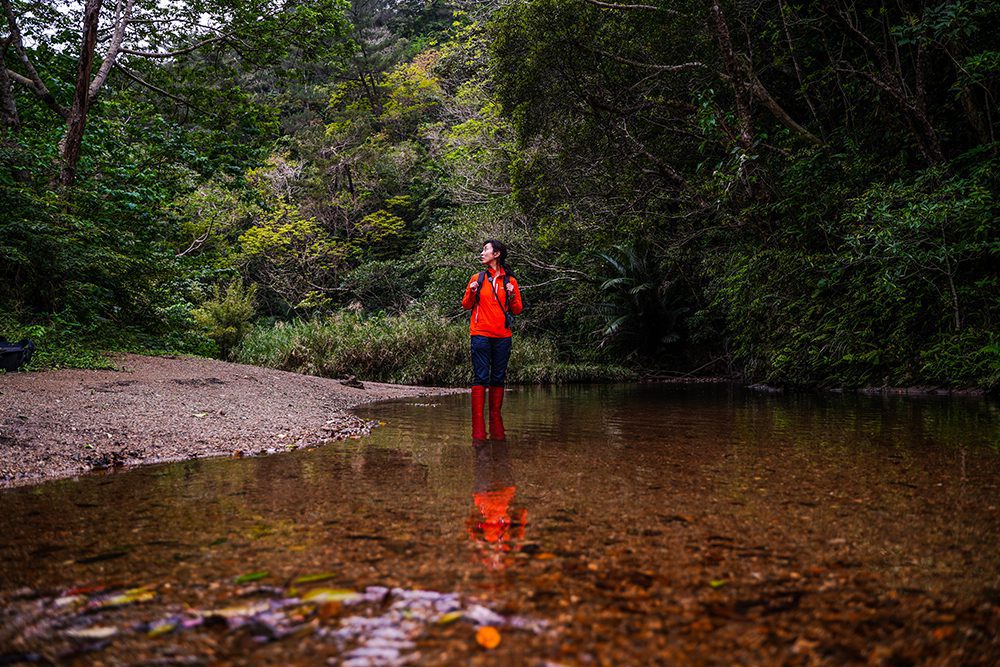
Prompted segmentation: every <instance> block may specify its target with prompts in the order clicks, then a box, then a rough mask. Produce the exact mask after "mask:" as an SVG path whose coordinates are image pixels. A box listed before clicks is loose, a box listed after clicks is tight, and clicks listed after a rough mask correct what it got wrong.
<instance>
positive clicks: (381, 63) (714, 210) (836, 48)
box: [0, 0, 1000, 388]
mask: <svg viewBox="0 0 1000 667" xmlns="http://www.w3.org/2000/svg"><path fill="white" fill-rule="evenodd" d="M0 2H2V6H3V10H4V13H5V14H6V18H7V22H6V23H7V32H6V33H5V34H4V40H3V42H2V48H3V51H2V52H0V55H2V56H3V60H2V62H0V73H2V74H0V123H2V126H3V135H2V139H0V151H2V152H0V155H2V160H3V165H2V168H0V197H2V205H3V216H2V218H0V304H3V307H2V313H0V335H4V336H6V337H8V338H12V337H17V336H20V335H25V334H28V335H31V336H33V337H34V338H36V339H39V341H40V342H41V343H42V345H41V350H40V354H39V355H38V364H39V365H43V366H44V365H59V364H66V363H71V364H83V365H88V364H95V363H100V357H98V356H95V355H94V353H93V350H95V349H102V348H131V349H147V350H148V349H171V350H184V351H191V352H196V353H202V354H220V355H226V356H229V357H231V358H236V359H241V360H245V361H250V362H252V363H264V364H270V365H276V366H279V367H283V368H291V369H296V370H303V371H307V372H317V373H327V374H347V373H355V374H358V375H363V376H367V377H373V378H378V379H391V380H398V381H412V382H442V383H456V384H457V383H461V382H462V381H463V379H464V377H465V374H466V373H467V369H466V368H465V366H466V364H465V355H466V351H465V345H466V343H464V342H463V341H464V340H465V338H464V334H463V327H462V324H461V309H460V306H459V305H458V300H459V294H460V291H461V289H462V286H463V284H464V281H465V279H466V278H467V277H468V276H469V275H470V274H471V273H472V272H473V271H475V270H476V266H477V263H476V253H478V250H479V244H480V243H481V242H482V240H483V239H485V238H487V237H497V238H502V239H505V240H508V241H509V244H510V245H511V247H512V255H513V267H514V270H515V272H516V273H517V274H518V277H519V280H520V281H521V283H522V284H523V285H524V296H525V299H526V301H527V304H528V309H527V310H526V312H525V314H524V316H523V317H522V318H520V321H519V322H518V329H519V332H518V335H519V340H520V341H521V342H520V343H519V345H521V346H522V357H521V361H520V362H518V361H517V360H515V364H514V366H513V367H512V371H514V372H516V373H520V375H519V379H521V380H525V381H534V380H568V379H581V378H588V377H602V376H610V377H621V376H622V374H623V373H624V372H625V371H624V370H623V369H622V368H620V367H611V366H606V364H607V363H608V362H610V361H614V362H616V363H618V364H621V363H622V361H623V360H624V362H625V364H626V365H627V366H629V367H631V368H632V369H642V370H652V371H661V372H676V373H689V372H693V373H731V374H742V375H743V376H744V377H747V378H749V379H754V380H766V381H771V382H788V383H795V384H819V385H824V386H858V385H870V384H875V385H880V384H916V383H934V384H941V385H951V386H963V385H965V386H968V385H979V386H984V387H991V388H997V387H1000V327H998V323H1000V272H998V271H997V268H996V267H997V266H1000V261H998V260H1000V219H998V216H997V210H996V204H995V200H996V192H997V179H998V174H1000V159H998V150H997V149H998V144H997V140H996V132H997V128H998V118H997V108H998V105H997V95H998V93H1000V74H998V72H1000V37H998V35H997V31H996V30H995V29H994V28H993V26H995V25H997V24H998V21H1000V7H998V6H997V5H996V3H977V2H969V1H959V2H947V1H946V2H906V3H883V2H872V3H863V2H854V1H852V0H838V1H830V2H822V3H804V4H799V5H797V4H791V3H786V2H783V1H782V0H775V1H774V2H769V3H741V2H722V1H721V0H701V1H699V2H687V1H683V0H679V1H676V2H669V3H667V2H648V3H647V2H643V3H642V4H633V3H616V2H612V1H609V2H599V1H597V0H523V1H508V2H493V3H481V2H476V3H472V2H443V1H438V0H430V1H424V0H398V1H390V0H355V1H353V2H346V1H341V0H321V1H317V0H309V1H306V0H281V1H279V0H201V1H199V2H197V3H196V2H181V3H177V4H178V5H179V6H182V7H181V8H178V7H168V8H163V7H160V3H157V2H155V1H154V0H121V1H119V2H114V3H113V2H110V0H105V2H103V3H102V2H100V1H99V0H87V2H85V3H80V4H83V7H77V6H76V4H74V3H68V4H66V6H63V5H61V4H59V3H56V5H55V6H52V3H50V2H47V1H43V0H0ZM81 44H82V46H81ZM518 363H520V368H521V370H520V371H518V370H516V368H517V366H518Z"/></svg>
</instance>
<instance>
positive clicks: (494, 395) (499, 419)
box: [490, 387, 506, 440]
mask: <svg viewBox="0 0 1000 667" xmlns="http://www.w3.org/2000/svg"><path fill="white" fill-rule="evenodd" d="M502 406H503V387H490V437H491V438H493V439H494V440H503V439H504V438H505V437H506V436H505V434H504V432H503V415H502V414H500V408H501V407H502Z"/></svg>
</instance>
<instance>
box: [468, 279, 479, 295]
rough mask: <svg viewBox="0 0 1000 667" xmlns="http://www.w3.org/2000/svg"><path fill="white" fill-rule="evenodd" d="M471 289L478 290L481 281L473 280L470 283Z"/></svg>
mask: <svg viewBox="0 0 1000 667" xmlns="http://www.w3.org/2000/svg"><path fill="white" fill-rule="evenodd" d="M469 289H470V290H472V291H473V292H475V291H476V290H478V289H479V281H478V280H473V281H472V282H471V283H469Z"/></svg>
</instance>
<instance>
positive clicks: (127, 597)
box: [90, 588, 156, 609]
mask: <svg viewBox="0 0 1000 667" xmlns="http://www.w3.org/2000/svg"><path fill="white" fill-rule="evenodd" d="M154 598H156V593H155V592H153V591H151V590H149V589H147V588H133V589H131V590H128V591H125V592H124V593H120V594H118V595H113V596H111V597H109V598H106V599H104V600H98V601H97V602H94V603H93V604H92V605H91V607H90V608H91V609H108V608H110V607H123V606H125V605H127V604H132V603H134V602H149V601H150V600H152V599H154Z"/></svg>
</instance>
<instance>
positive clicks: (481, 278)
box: [472, 271, 486, 306]
mask: <svg viewBox="0 0 1000 667" xmlns="http://www.w3.org/2000/svg"><path fill="white" fill-rule="evenodd" d="M476 282H477V283H478V284H479V286H478V287H477V288H476V297H475V298H474V299H473V300H472V305H473V306H475V305H476V304H478V303H479V293H480V292H482V291H483V283H484V282H486V272H485V271H480V272H479V277H477V278H476Z"/></svg>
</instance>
